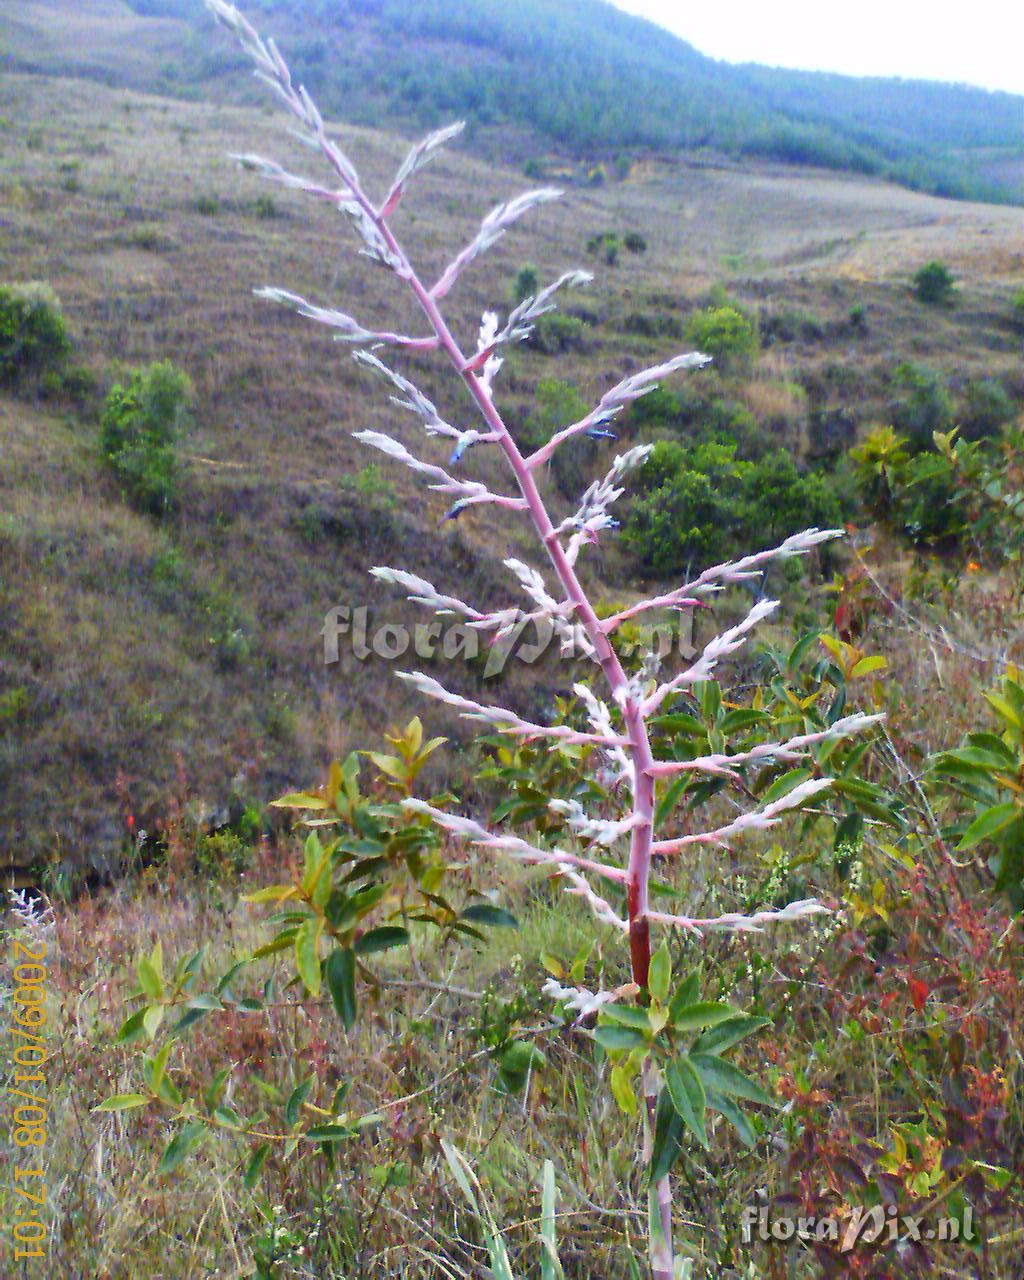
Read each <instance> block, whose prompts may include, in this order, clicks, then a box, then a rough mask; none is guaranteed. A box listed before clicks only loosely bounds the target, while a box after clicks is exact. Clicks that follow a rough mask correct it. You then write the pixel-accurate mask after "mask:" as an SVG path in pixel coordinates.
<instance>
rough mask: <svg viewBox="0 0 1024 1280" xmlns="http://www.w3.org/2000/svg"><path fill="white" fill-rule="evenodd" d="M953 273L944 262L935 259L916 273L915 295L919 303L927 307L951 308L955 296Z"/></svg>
mask: <svg viewBox="0 0 1024 1280" xmlns="http://www.w3.org/2000/svg"><path fill="white" fill-rule="evenodd" d="M954 292H955V290H954V280H953V273H952V272H951V271H950V269H949V268H948V267H947V266H946V265H945V264H944V263H942V262H938V261H936V260H935V259H933V260H932V261H931V262H926V263H925V265H924V266H923V267H921V268H920V269H919V270H918V271H915V272H914V293H915V294H916V296H917V300H918V302H923V303H925V304H926V305H927V306H932V307H935V306H943V307H945V306H949V305H950V304H951V303H952V301H953V294H954Z"/></svg>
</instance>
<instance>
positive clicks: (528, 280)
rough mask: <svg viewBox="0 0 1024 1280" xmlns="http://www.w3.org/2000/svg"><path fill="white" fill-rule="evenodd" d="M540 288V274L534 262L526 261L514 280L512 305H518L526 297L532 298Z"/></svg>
mask: <svg viewBox="0 0 1024 1280" xmlns="http://www.w3.org/2000/svg"><path fill="white" fill-rule="evenodd" d="M539 288H540V276H539V275H538V273H537V268H536V267H535V266H534V265H533V263H532V262H525V263H523V265H522V266H521V267H520V268H519V270H518V271H517V272H516V278H515V280H513V282H512V290H511V293H512V305H513V306H514V307H517V306H518V305H519V304H520V302H523V301H524V300H525V299H526V298H532V297H533V296H534V295H535V294H536V292H537V290H538V289H539Z"/></svg>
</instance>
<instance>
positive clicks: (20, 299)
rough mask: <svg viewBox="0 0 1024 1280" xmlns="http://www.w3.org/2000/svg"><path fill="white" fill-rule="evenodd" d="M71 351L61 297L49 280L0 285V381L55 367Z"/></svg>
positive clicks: (16, 380)
mask: <svg viewBox="0 0 1024 1280" xmlns="http://www.w3.org/2000/svg"><path fill="white" fill-rule="evenodd" d="M70 351H71V339H70V337H69V335H68V327H67V321H66V320H65V319H64V312H63V310H62V308H61V304H60V299H59V298H58V297H57V295H56V293H54V291H53V289H52V288H51V287H50V286H49V285H48V284H42V283H39V282H34V283H32V284H10V285H0V383H3V384H6V385H8V386H12V385H14V384H16V383H20V382H23V381H24V380H25V379H26V378H28V377H33V376H34V377H39V376H40V375H43V374H46V373H48V372H51V371H54V370H57V369H59V368H60V366H61V365H62V364H63V363H64V361H65V360H66V359H67V356H68V354H69V352H70Z"/></svg>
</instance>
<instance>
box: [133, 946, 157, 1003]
mask: <svg viewBox="0 0 1024 1280" xmlns="http://www.w3.org/2000/svg"><path fill="white" fill-rule="evenodd" d="M136 972H137V973H138V975H139V986H140V987H141V988H142V990H143V991H144V992H145V993H146V995H147V996H149V998H150V999H151V1000H162V999H163V995H164V984H163V981H162V980H161V977H160V975H159V974H158V973H157V971H156V969H155V968H154V967H153V964H152V962H151V961H150V960H148V959H147V958H146V957H145V956H143V958H142V959H141V960H140V961H139V963H138V965H137V966H136Z"/></svg>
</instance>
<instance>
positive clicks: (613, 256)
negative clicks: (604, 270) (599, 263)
mask: <svg viewBox="0 0 1024 1280" xmlns="http://www.w3.org/2000/svg"><path fill="white" fill-rule="evenodd" d="M621 249H622V237H621V236H620V235H618V234H617V233H616V232H614V231H601V232H599V233H598V234H597V235H593V236H591V237H590V239H589V240H588V241H587V253H589V254H591V255H592V256H593V257H595V258H604V260H605V264H606V265H607V266H609V267H614V266H615V264H616V263H617V262H618V260H619V252H620V250H621Z"/></svg>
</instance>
